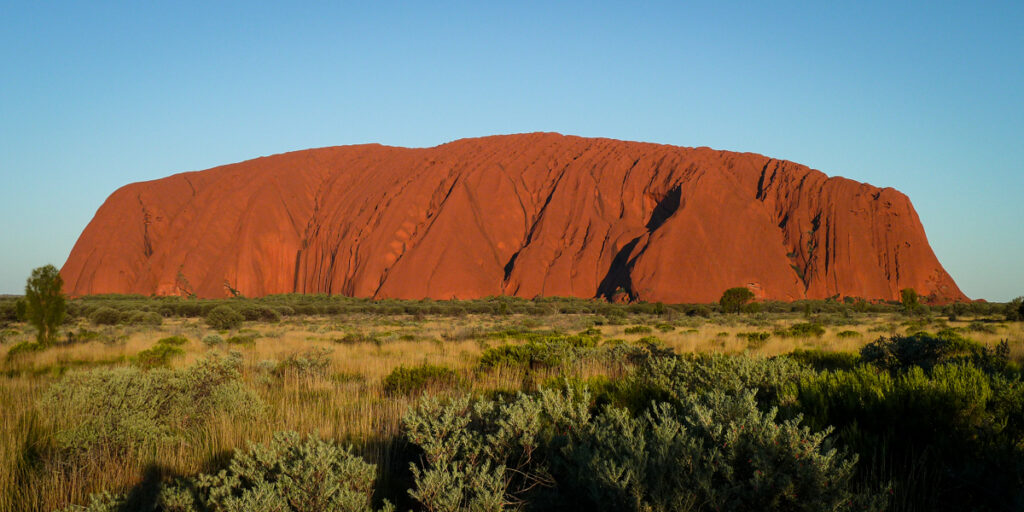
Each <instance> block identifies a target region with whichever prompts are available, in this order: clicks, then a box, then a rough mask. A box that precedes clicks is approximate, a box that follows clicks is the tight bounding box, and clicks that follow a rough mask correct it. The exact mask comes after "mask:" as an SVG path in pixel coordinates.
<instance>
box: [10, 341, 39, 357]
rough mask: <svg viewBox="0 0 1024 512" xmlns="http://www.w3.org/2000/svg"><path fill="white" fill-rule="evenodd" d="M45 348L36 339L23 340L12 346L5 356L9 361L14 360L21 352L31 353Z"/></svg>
mask: <svg viewBox="0 0 1024 512" xmlns="http://www.w3.org/2000/svg"><path fill="white" fill-rule="evenodd" d="M43 348H44V347H43V346H42V345H40V344H39V343H36V342H34V341H23V342H21V343H18V344H16V345H14V346H13V347H11V349H10V350H8V351H7V355H6V356H5V358H6V359H7V360H8V361H12V360H14V359H15V358H17V357H18V356H19V355H21V354H30V353H32V352H38V351H40V350H43Z"/></svg>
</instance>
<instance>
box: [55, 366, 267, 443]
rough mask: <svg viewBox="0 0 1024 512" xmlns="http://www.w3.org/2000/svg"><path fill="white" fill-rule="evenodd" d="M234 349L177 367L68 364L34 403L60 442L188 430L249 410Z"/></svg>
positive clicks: (177, 435) (254, 402)
mask: <svg viewBox="0 0 1024 512" xmlns="http://www.w3.org/2000/svg"><path fill="white" fill-rule="evenodd" d="M240 366H241V356H240V355H238V354H232V355H229V356H226V357H224V356H219V355H217V354H215V353H214V354H211V355H210V356H208V357H207V358H206V359H203V360H200V361H199V362H197V363H196V364H194V365H193V366H190V367H188V368H185V369H182V370H169V369H164V368H157V369H153V370H148V371H146V370H141V369H139V368H134V367H122V368H111V369H106V368H104V369H92V370H87V371H75V372H69V373H68V374H67V375H65V376H64V378H63V379H61V380H60V381H59V382H57V383H56V384H54V385H53V386H51V387H50V389H49V390H48V391H47V393H46V395H45V396H44V398H43V400H42V402H41V404H40V407H41V409H42V411H43V412H44V413H45V414H46V415H48V416H50V417H52V418H55V420H56V427H57V432H56V438H57V442H58V445H59V446H60V447H61V448H65V449H69V450H73V451H89V450H93V449H102V450H108V451H114V452H121V451H126V450H130V449H134V448H142V447H145V446H150V445H153V444H158V443H162V442H165V441H169V440H173V439H183V438H186V437H189V436H193V435H195V434H196V433H197V432H198V431H199V430H201V429H202V428H203V427H204V426H205V424H206V421H208V420H209V419H210V418H211V417H212V416H213V415H214V414H215V413H229V414H230V413H238V414H247V413H254V412H255V411H258V410H259V407H260V404H259V399H258V398H257V397H256V395H255V394H254V393H253V392H252V391H251V390H249V389H248V388H247V387H246V386H245V385H244V384H243V383H242V382H241V375H240V373H239V367H240Z"/></svg>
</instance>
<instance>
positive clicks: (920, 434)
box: [793, 362, 1024, 511]
mask: <svg viewBox="0 0 1024 512" xmlns="http://www.w3.org/2000/svg"><path fill="white" fill-rule="evenodd" d="M797 389H798V392H797V400H796V401H795V403H794V406H793V411H794V412H797V413H800V414H803V417H804V418H805V421H806V422H807V424H808V425H809V426H810V427H811V428H812V429H813V428H823V427H824V426H826V425H835V426H837V430H836V435H837V441H838V442H840V443H841V444H842V445H844V446H846V447H848V448H849V449H851V450H853V451H855V452H857V453H860V454H861V456H862V457H864V460H862V467H863V468H865V471H864V472H863V473H862V475H861V478H862V479H865V480H868V481H871V480H875V481H877V480H886V481H888V480H891V481H893V484H894V490H895V493H896V495H895V500H896V501H897V502H901V503H911V504H914V505H915V506H916V507H919V508H920V509H922V510H937V511H939V510H949V511H954V510H1011V509H1014V508H1015V507H1016V505H1015V504H1019V503H1024V488H1021V486H1020V482H1021V481H1024V480H1022V479H1024V452H1022V449H1021V446H1024V444H1022V443H1024V385H1022V383H1021V381H1020V380H1019V379H1014V380H1009V379H1006V378H1005V377H1003V376H1001V375H998V374H997V375H989V374H986V373H985V372H984V371H983V370H981V369H979V368H976V367H974V366H972V365H971V364H970V363H969V362H959V363H956V364H937V365H934V366H932V367H931V370H930V371H925V370H924V369H922V368H921V367H918V366H911V367H908V368H907V369H906V370H905V371H903V370H901V371H899V372H897V373H894V374H891V373H889V372H884V371H878V370H876V369H875V368H873V367H870V366H860V367H858V368H856V369H854V370H849V371H843V370H840V371H836V372H826V373H821V374H818V375H816V376H813V377H806V378H804V379H803V380H802V381H801V382H800V384H799V385H798V388H797ZM868 469H870V471H868ZM883 469H884V472H882V473H878V471H881V470H883Z"/></svg>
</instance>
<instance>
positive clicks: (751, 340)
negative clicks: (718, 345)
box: [736, 332, 772, 348]
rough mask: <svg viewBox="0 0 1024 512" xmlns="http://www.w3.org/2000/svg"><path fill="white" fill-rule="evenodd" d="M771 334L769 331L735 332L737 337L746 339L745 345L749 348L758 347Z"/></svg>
mask: <svg viewBox="0 0 1024 512" xmlns="http://www.w3.org/2000/svg"><path fill="white" fill-rule="evenodd" d="M771 336H772V333H770V332H738V333H736V337H737V338H742V339H745V340H747V346H748V347H750V348H759V347H761V346H763V345H764V342H765V341H767V340H768V338H770V337H771Z"/></svg>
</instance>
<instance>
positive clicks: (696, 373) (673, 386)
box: [610, 354, 813, 411]
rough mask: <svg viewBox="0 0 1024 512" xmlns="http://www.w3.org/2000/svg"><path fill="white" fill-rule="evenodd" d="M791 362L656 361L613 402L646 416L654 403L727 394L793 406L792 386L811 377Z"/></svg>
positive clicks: (698, 357) (720, 357)
mask: <svg viewBox="0 0 1024 512" xmlns="http://www.w3.org/2000/svg"><path fill="white" fill-rule="evenodd" d="M812 373H813V372H811V371H810V370H808V369H807V368H804V367H803V366H801V365H800V364H799V363H797V362H796V361H793V360H791V359H788V358H772V359H767V358H762V357H739V356H729V355H724V354H684V355H679V356H663V357H652V358H648V359H647V360H645V361H643V362H642V364H640V365H639V366H638V367H637V368H636V370H635V371H634V372H632V373H630V374H629V375H627V376H626V377H625V378H624V379H622V381H621V382H620V383H619V384H618V386H617V390H616V395H615V396H612V397H610V400H611V401H612V403H614V404H616V405H618V406H624V407H628V408H629V409H631V410H633V411H640V410H642V409H644V408H646V407H648V406H649V405H650V404H651V402H654V401H657V402H669V403H672V404H675V405H677V406H682V404H683V403H684V402H685V401H686V397H688V396H691V395H695V394H697V395H699V394H705V393H710V392H712V391H721V392H724V393H727V394H731V395H736V394H739V393H742V392H743V391H745V390H752V391H754V392H755V393H756V396H757V398H758V400H760V402H761V403H762V404H764V405H766V406H772V405H777V404H781V403H788V402H790V401H791V396H790V395H792V393H793V391H792V387H793V386H794V385H795V384H796V383H798V382H800V380H801V379H802V378H804V377H806V376H807V375H809V374H812Z"/></svg>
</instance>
